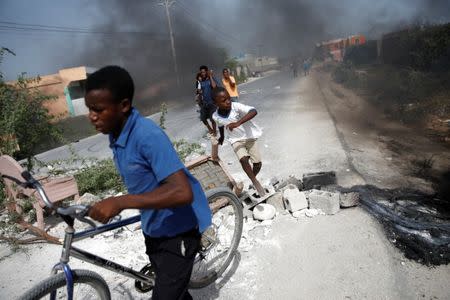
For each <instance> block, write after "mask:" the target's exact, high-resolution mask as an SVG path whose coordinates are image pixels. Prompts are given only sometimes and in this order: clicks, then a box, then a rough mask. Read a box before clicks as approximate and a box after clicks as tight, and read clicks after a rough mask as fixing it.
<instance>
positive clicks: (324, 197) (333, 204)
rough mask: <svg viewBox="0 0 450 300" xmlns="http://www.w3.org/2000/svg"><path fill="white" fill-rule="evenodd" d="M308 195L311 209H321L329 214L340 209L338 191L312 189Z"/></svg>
mask: <svg viewBox="0 0 450 300" xmlns="http://www.w3.org/2000/svg"><path fill="white" fill-rule="evenodd" d="M308 197H309V208H310V209H312V208H315V209H320V210H321V211H323V212H324V213H325V214H327V215H334V214H335V213H337V212H338V211H339V194H338V193H332V192H326V191H319V190H312V191H311V193H309V196H308Z"/></svg>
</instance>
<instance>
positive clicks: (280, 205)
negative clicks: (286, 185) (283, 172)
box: [266, 192, 285, 212]
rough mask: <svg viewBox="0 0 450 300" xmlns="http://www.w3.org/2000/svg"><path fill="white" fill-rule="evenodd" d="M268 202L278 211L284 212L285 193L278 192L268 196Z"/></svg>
mask: <svg viewBox="0 0 450 300" xmlns="http://www.w3.org/2000/svg"><path fill="white" fill-rule="evenodd" d="M266 203H267V204H270V205H273V206H274V207H275V209H276V210H277V211H278V212H283V211H284V210H285V207H284V202H283V194H282V193H280V192H277V193H275V194H273V195H272V196H270V197H269V198H267V201H266Z"/></svg>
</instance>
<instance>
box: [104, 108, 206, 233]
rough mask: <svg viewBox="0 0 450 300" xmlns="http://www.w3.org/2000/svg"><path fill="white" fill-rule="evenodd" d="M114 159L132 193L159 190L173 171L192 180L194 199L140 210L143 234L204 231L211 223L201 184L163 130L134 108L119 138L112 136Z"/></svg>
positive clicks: (110, 137) (110, 136) (111, 144)
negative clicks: (179, 203) (167, 206)
mask: <svg viewBox="0 0 450 300" xmlns="http://www.w3.org/2000/svg"><path fill="white" fill-rule="evenodd" d="M109 141H110V147H111V149H112V151H113V154H114V162H115V164H116V167H117V169H118V171H119V173H120V175H121V176H122V179H123V181H124V183H125V186H126V187H127V189H128V193H130V194H142V193H145V192H150V191H152V190H154V189H156V188H157V187H158V186H159V185H160V184H161V182H162V181H163V180H164V179H166V178H167V177H168V176H170V175H172V174H173V173H175V172H177V171H179V170H183V171H184V172H185V174H186V176H187V177H188V179H189V182H190V184H191V188H192V193H193V197H194V199H193V202H192V203H191V204H188V205H184V206H179V207H175V208H165V209H141V224H142V230H143V231H144V234H146V235H148V236H150V237H172V236H175V235H177V234H179V233H183V232H186V231H189V230H191V229H194V228H196V227H198V228H199V231H200V232H203V231H204V230H205V229H206V228H207V227H208V226H209V225H211V210H210V209H209V205H208V201H207V199H206V196H205V193H204V192H203V190H202V188H201V185H200V183H199V182H198V181H197V179H195V178H194V177H193V176H192V175H191V173H189V171H188V170H187V169H186V167H185V166H184V165H183V163H182V162H181V161H180V159H179V158H178V154H177V153H176V151H175V149H174V148H173V146H172V143H171V142H170V140H169V138H168V137H167V135H166V134H165V133H164V131H163V130H162V129H161V128H160V127H159V126H157V125H156V124H155V123H154V122H153V121H152V120H149V119H147V118H144V117H143V116H141V115H140V114H139V112H138V111H137V110H136V109H134V108H132V111H131V114H130V116H129V117H128V120H127V122H126V124H125V126H124V128H123V129H122V132H121V133H120V135H119V137H118V138H117V139H116V140H114V138H113V136H112V135H109Z"/></svg>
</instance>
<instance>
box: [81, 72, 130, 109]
mask: <svg viewBox="0 0 450 300" xmlns="http://www.w3.org/2000/svg"><path fill="white" fill-rule="evenodd" d="M98 89H107V90H109V91H110V92H111V94H112V95H113V97H114V101H116V102H120V101H122V100H123V99H128V100H130V103H132V101H133V95H134V83H133V79H132V78H131V76H130V74H129V73H128V72H127V70H125V69H124V68H121V67H119V66H106V67H103V68H101V69H100V70H97V71H95V72H94V73H92V74H91V75H89V76H88V78H87V80H86V94H87V93H89V92H90V91H92V90H98Z"/></svg>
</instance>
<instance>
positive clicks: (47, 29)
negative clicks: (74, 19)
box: [0, 21, 167, 41]
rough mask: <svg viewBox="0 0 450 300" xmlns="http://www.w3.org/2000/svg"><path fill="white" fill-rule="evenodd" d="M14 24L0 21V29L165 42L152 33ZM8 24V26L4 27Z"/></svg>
mask: <svg viewBox="0 0 450 300" xmlns="http://www.w3.org/2000/svg"><path fill="white" fill-rule="evenodd" d="M12 23H14V22H4V21H0V29H3V30H11V31H18V32H20V31H23V32H27V31H31V32H51V33H75V34H98V35H126V34H130V35H146V36H152V37H154V40H164V41H166V40H167V38H166V37H162V36H160V35H156V34H154V33H152V32H146V31H99V30H91V29H86V28H75V27H63V26H48V25H41V24H21V23H14V24H12ZM4 24H9V25H4Z"/></svg>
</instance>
